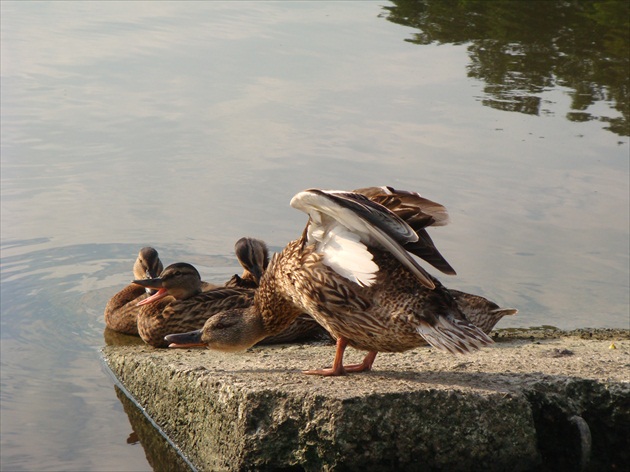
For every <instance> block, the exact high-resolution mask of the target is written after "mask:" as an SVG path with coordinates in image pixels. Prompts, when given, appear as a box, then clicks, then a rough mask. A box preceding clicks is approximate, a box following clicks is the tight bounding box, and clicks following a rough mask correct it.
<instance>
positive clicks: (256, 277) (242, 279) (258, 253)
mask: <svg viewBox="0 0 630 472" xmlns="http://www.w3.org/2000/svg"><path fill="white" fill-rule="evenodd" d="M234 253H235V254H236V257H237V259H238V261H239V262H240V263H241V266H243V274H242V275H241V276H239V275H238V274H235V275H234V276H232V278H231V279H230V280H228V281H227V282H226V283H225V286H226V287H241V288H257V287H258V283H259V282H260V278H261V277H262V275H263V273H264V272H265V270H266V269H267V266H268V265H269V249H268V248H267V245H266V244H265V242H264V241H261V240H260V239H254V238H241V239H239V240H238V241H236V244H235V245H234Z"/></svg>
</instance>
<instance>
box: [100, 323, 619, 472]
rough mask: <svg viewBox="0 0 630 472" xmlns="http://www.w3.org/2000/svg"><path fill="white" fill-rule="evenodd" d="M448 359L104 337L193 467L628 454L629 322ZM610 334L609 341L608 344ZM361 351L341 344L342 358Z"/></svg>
mask: <svg viewBox="0 0 630 472" xmlns="http://www.w3.org/2000/svg"><path fill="white" fill-rule="evenodd" d="M496 340H497V343H496V344H495V346H493V347H491V348H488V349H484V350H482V351H480V352H478V353H476V354H474V355H471V356H466V357H453V356H449V355H446V354H442V353H440V352H437V351H435V350H434V349H429V348H420V349H416V350H414V351H410V352H407V353H403V354H379V355H378V357H377V359H376V362H375V365H374V369H375V370H374V371H372V372H369V373H362V374H352V375H348V376H346V377H336V378H329V377H328V378H326V377H324V378H323V377H314V376H306V375H303V374H301V373H300V371H301V370H303V369H307V368H314V367H324V366H329V365H330V363H331V362H332V358H333V354H334V347H333V346H331V345H324V344H319V345H306V346H280V347H262V348H255V349H252V350H250V351H248V352H246V353H243V354H220V353H216V352H212V351H208V350H193V349H189V350H157V349H153V348H150V347H145V346H138V345H134V346H107V347H106V348H104V350H103V354H104V358H105V361H106V363H107V364H108V365H109V367H110V368H111V370H112V371H113V372H114V373H115V375H116V376H117V377H118V378H119V379H120V381H121V383H122V384H123V385H124V386H125V387H126V388H127V389H128V391H129V392H131V394H132V395H133V396H134V397H135V399H136V401H137V402H138V403H139V404H140V405H142V407H143V408H145V410H146V412H147V413H148V414H149V415H150V416H151V417H152V418H153V419H154V421H155V422H156V423H157V424H158V425H159V426H160V427H161V428H162V430H163V431H164V432H165V433H166V434H167V435H168V436H169V437H170V438H171V439H172V440H173V441H174V442H175V443H176V444H177V445H178V446H179V447H180V448H181V449H182V451H183V452H184V453H185V454H186V455H187V457H188V458H189V459H190V460H191V461H192V463H193V464H195V466H196V467H198V468H199V469H200V470H234V471H237V470H238V471H240V470H282V469H285V470H289V469H290V470H302V469H304V470H364V471H369V470H488V471H492V470H510V471H513V470H545V469H546V470H552V469H554V470H571V469H572V470H579V469H580V468H582V469H583V470H600V469H604V470H610V469H611V468H617V469H618V470H622V469H624V468H625V467H626V466H627V465H628V463H630V331H627V330H615V331H612V330H597V331H588V330H582V331H579V332H573V333H562V332H559V331H557V330H538V331H526V332H523V331H520V332H506V331H504V332H500V334H499V335H498V337H497V338H496ZM613 344H614V347H615V348H614V349H611V345H613ZM363 354H364V353H362V352H357V351H354V350H352V349H349V350H348V353H347V359H346V361H347V362H354V361H357V362H358V361H360V360H361V359H362V357H363Z"/></svg>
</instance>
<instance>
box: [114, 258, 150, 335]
mask: <svg viewBox="0 0 630 472" xmlns="http://www.w3.org/2000/svg"><path fill="white" fill-rule="evenodd" d="M162 269H163V267H162V261H161V260H160V257H159V255H158V252H157V251H156V250H155V249H153V248H152V247H143V248H142V249H140V252H139V253H138V257H137V258H136V261H135V262H134V264H133V276H134V278H135V279H142V278H153V277H157V276H158V275H159V274H160V272H162ZM147 296H148V294H147V292H146V290H145V289H144V288H143V287H141V286H139V285H136V284H129V285H127V286H126V287H125V288H123V289H122V290H121V291H120V292H118V293H117V294H116V295H114V296H113V297H112V298H111V299H110V300H109V302H107V305H106V306H105V325H106V326H107V327H108V328H110V329H113V330H114V331H117V332H119V333H125V334H131V335H136V336H137V335H138V323H137V320H138V311H140V309H139V308H138V306H137V305H138V303H139V302H140V301H142V300H144V299H145V298H147Z"/></svg>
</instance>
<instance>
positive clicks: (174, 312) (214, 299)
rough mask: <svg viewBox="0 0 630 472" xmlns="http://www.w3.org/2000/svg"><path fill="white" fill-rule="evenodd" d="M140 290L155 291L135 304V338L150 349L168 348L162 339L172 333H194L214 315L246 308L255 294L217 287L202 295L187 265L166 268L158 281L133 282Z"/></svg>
mask: <svg viewBox="0 0 630 472" xmlns="http://www.w3.org/2000/svg"><path fill="white" fill-rule="evenodd" d="M132 283H133V284H136V285H137V286H139V287H142V288H143V289H152V290H156V292H155V294H153V295H152V296H150V297H148V298H145V299H144V300H141V301H140V302H139V303H138V307H139V310H138V321H137V324H138V334H139V335H140V337H141V338H142V340H143V341H144V342H145V343H147V344H149V345H151V346H153V347H158V348H162V347H168V344H169V343H168V342H166V341H165V340H164V337H165V336H166V335H167V334H169V333H173V332H183V331H190V330H195V329H198V328H200V327H202V326H203V325H204V323H205V322H206V320H207V319H208V318H209V317H211V316H212V315H213V313H215V312H221V311H225V310H226V309H228V308H246V307H248V306H250V305H251V304H252V302H253V295H254V290H253V289H249V288H241V287H217V288H214V289H211V290H206V291H202V282H201V276H200V275H199V272H198V271H197V269H196V268H195V267H194V266H193V265H191V264H188V263H186V262H177V263H175V264H171V265H169V266H168V267H166V268H165V269H164V270H163V271H162V273H161V274H160V276H159V277H154V278H150V279H144V278H143V279H136V280H134V281H133V282H132Z"/></svg>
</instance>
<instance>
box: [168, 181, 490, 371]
mask: <svg viewBox="0 0 630 472" xmlns="http://www.w3.org/2000/svg"><path fill="white" fill-rule="evenodd" d="M372 189H373V188H372ZM380 189H381V191H378V192H377V194H382V193H383V192H382V189H383V187H380ZM362 192H363V193H362ZM366 193H369V192H367V191H365V190H361V189H359V191H339V190H322V189H314V188H313V189H308V190H304V191H302V192H299V193H297V194H296V195H295V196H294V197H293V198H292V199H291V202H290V205H291V206H292V207H293V208H296V209H298V210H301V211H303V212H304V213H306V214H307V215H308V221H307V224H306V227H305V228H304V230H303V232H302V235H301V236H300V237H299V238H298V239H296V240H294V241H291V242H290V243H288V244H287V245H286V247H285V248H284V249H283V250H282V251H281V252H280V253H277V254H276V255H274V257H273V258H272V260H271V262H270V263H269V266H268V268H267V270H266V271H265V273H264V274H263V276H262V278H261V280H260V285H259V287H258V289H257V290H256V293H255V295H254V302H253V304H252V305H251V306H250V307H247V308H245V309H231V310H228V311H226V312H223V313H218V314H216V315H215V316H213V317H212V318H210V319H209V320H208V321H207V322H206V323H205V325H204V327H203V328H202V329H200V330H196V333H194V334H193V333H182V336H183V335H185V336H188V339H190V338H191V337H197V338H200V339H201V340H202V341H203V343H204V344H205V345H206V346H207V347H208V348H210V349H216V350H223V351H237V350H243V349H247V348H248V347H250V346H252V345H254V344H255V343H256V342H258V341H259V340H260V339H263V338H264V337H267V336H270V335H274V334H277V333H279V332H281V331H282V330H283V329H285V328H286V327H287V326H288V325H290V323H291V322H293V320H294V319H295V318H296V317H298V316H300V314H301V313H307V314H309V315H310V316H312V317H313V319H314V320H315V321H317V322H318V323H319V324H320V325H321V326H323V327H324V328H325V329H326V331H328V332H329V333H330V334H331V335H332V337H333V338H334V339H335V340H336V351H335V357H334V360H333V364H332V367H330V368H322V369H311V370H306V371H304V373H305V374H310V375H323V376H338V375H344V374H346V373H349V372H363V371H369V370H371V369H372V366H373V363H374V360H375V359H376V356H377V354H378V352H403V351H406V350H409V349H414V348H416V347H419V346H422V345H424V344H426V343H428V344H430V345H431V346H433V347H434V348H436V349H438V350H440V351H445V352H448V353H451V354H468V353H471V352H474V351H476V350H478V349H481V348H483V347H485V346H489V345H491V344H492V343H493V341H492V339H491V338H490V337H489V336H488V335H487V334H486V333H484V332H483V331H482V330H481V329H480V328H478V327H477V326H475V325H474V324H473V323H471V322H470V321H469V320H468V319H467V318H466V316H465V315H464V313H462V311H461V310H460V308H459V307H458V305H457V303H456V301H455V298H454V297H453V296H452V295H451V293H450V292H449V291H448V290H447V289H446V287H444V286H443V285H442V284H441V283H440V282H439V280H438V279H437V278H435V277H433V276H431V275H430V274H429V273H428V272H427V271H426V270H425V269H424V268H423V267H422V266H420V264H419V263H418V262H417V261H416V260H415V259H414V258H413V257H412V256H411V254H412V253H413V251H416V250H418V251H419V252H421V253H423V254H425V255H426V256H427V257H428V258H429V259H430V260H432V261H434V262H435V263H436V264H438V266H441V267H442V268H443V269H444V270H446V271H451V272H454V271H453V270H452V268H450V269H449V267H450V264H448V263H446V264H447V265H444V263H443V262H441V259H443V257H442V256H441V255H439V252H437V250H434V245H433V243H432V241H431V240H430V238H423V237H422V236H421V235H419V234H418V231H421V230H424V229H425V228H426V227H427V226H434V225H436V223H437V224H440V223H444V222H445V221H447V217H446V214H447V212H446V209H445V208H444V207H443V206H442V205H440V206H439V207H436V208H439V211H431V210H429V211H423V210H426V209H427V208H426V207H425V208H423V205H420V206H418V205H415V208H413V207H414V205H413V204H412V205H410V208H409V209H407V210H405V211H407V216H406V217H405V215H403V216H404V217H405V218H411V217H410V216H409V214H410V212H411V213H413V212H415V213H416V214H417V215H421V214H424V215H427V217H425V218H424V221H422V222H420V220H417V221H416V222H414V225H415V226H414V227H412V226H411V225H410V224H409V223H407V222H406V221H405V219H404V218H401V216H398V215H397V214H396V212H395V211H393V210H390V209H388V208H387V206H386V205H384V204H381V203H379V202H378V201H375V197H374V196H372V194H371V193H369V194H368V195H366ZM399 194H400V192H399ZM416 195H418V196H419V194H416ZM371 196H372V198H370V197H371ZM420 198H421V197H420ZM399 201H400V200H399ZM390 206H392V207H393V208H394V209H396V208H398V211H399V213H401V212H402V211H403V209H404V205H402V204H401V203H390ZM427 206H428V204H427ZM438 255H439V256H438ZM432 265H434V264H432ZM178 336H179V335H177V334H172V335H168V336H166V340H167V341H169V342H173V343H177V342H178V341H179V340H180V339H182V338H181V337H178ZM348 346H351V347H353V348H355V349H358V350H362V351H367V355H366V356H365V358H364V359H363V361H362V362H361V363H359V364H353V365H344V363H343V356H344V352H345V349H346V348H347V347H348Z"/></svg>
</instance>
